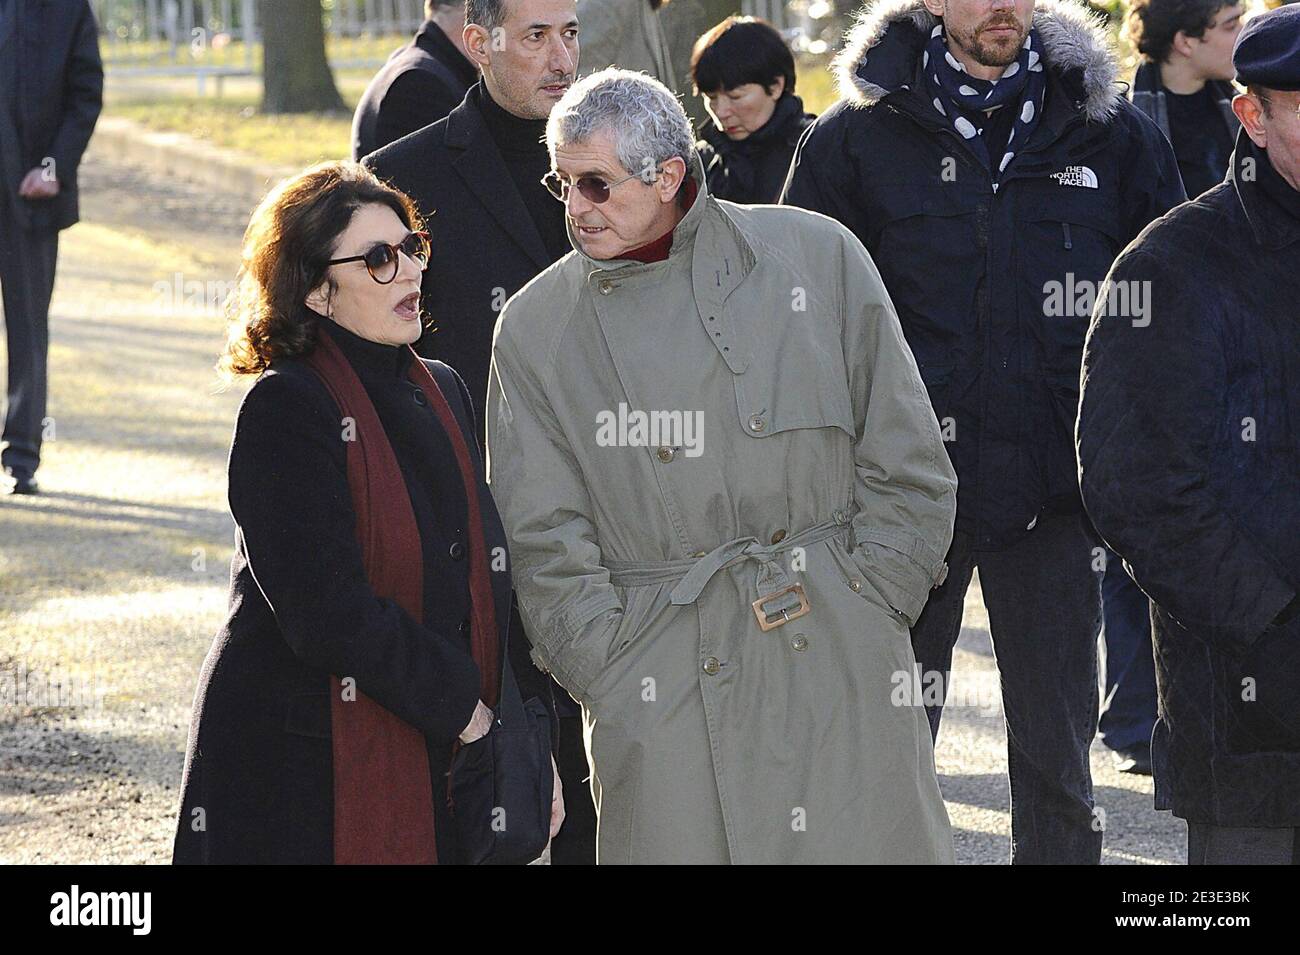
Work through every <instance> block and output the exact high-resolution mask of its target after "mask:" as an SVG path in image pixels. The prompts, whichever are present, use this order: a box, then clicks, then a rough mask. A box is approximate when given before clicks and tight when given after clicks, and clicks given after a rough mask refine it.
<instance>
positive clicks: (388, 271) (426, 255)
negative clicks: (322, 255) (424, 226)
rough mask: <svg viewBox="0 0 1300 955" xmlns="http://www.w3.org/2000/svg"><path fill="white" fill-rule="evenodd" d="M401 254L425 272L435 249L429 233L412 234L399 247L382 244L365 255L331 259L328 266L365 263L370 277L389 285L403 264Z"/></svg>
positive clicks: (381, 283)
mask: <svg viewBox="0 0 1300 955" xmlns="http://www.w3.org/2000/svg"><path fill="white" fill-rule="evenodd" d="M399 252H405V253H406V255H407V257H408V258H411V259H414V260H415V264H416V265H418V266H419V267H420V271H421V272H423V271H424V270H425V269H427V268H428V267H429V259H430V257H431V256H432V255H433V247H432V245H431V244H430V242H429V233H427V232H412V233H411V234H410V235H408V236H407V237H406V238H405V239H403V240H402V241H401V242H399V243H398V244H397V245H389V244H388V243H387V242H380V243H379V244H378V245H376V246H375V247H374V248H373V249H371V250H370V251H369V252H367V253H366V254H365V255H349V256H348V257H347V258H345V259H330V260H329V262H328V263H327V264H328V265H343V264H344V263H345V262H364V263H365V264H366V271H367V272H369V273H370V277H371V278H372V279H374V280H375V281H376V282H378V283H379V284H380V285H387V284H388V283H389V282H391V281H393V279H395V278H397V270H398V266H399V265H400V262H401V260H400V259H398V257H397V253H399Z"/></svg>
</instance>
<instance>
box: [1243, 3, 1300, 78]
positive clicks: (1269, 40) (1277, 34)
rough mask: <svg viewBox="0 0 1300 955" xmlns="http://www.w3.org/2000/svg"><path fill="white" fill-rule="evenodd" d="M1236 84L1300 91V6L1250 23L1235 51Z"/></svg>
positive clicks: (1264, 14)
mask: <svg viewBox="0 0 1300 955" xmlns="http://www.w3.org/2000/svg"><path fill="white" fill-rule="evenodd" d="M1232 65H1233V66H1234V67H1236V69H1237V82H1238V83H1241V84H1242V85H1244V86H1262V87H1265V88H1266V89H1271V90H1300V3H1298V4H1290V5H1288V6H1285V7H1279V8H1278V9H1276V10H1270V11H1269V12H1268V13H1262V14H1260V15H1259V16H1257V17H1253V18H1252V19H1250V20H1249V21H1247V23H1246V26H1245V27H1244V28H1242V31H1241V33H1240V34H1239V35H1238V37H1237V45H1236V46H1234V47H1233V49H1232Z"/></svg>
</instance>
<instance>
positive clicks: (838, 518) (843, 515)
mask: <svg viewBox="0 0 1300 955" xmlns="http://www.w3.org/2000/svg"><path fill="white" fill-rule="evenodd" d="M831 517H833V518H835V523H836V524H847V523H848V522H849V512H848V511H845V510H838V511H835V512H834V513H833V514H831Z"/></svg>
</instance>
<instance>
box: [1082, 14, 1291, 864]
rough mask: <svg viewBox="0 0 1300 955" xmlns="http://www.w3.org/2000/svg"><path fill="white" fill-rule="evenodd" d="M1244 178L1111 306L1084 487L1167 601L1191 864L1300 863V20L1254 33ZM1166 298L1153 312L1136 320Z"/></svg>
mask: <svg viewBox="0 0 1300 955" xmlns="http://www.w3.org/2000/svg"><path fill="white" fill-rule="evenodd" d="M1233 63H1234V64H1235V66H1236V70H1237V80H1238V82H1240V83H1242V84H1243V85H1244V86H1245V87H1246V88H1247V92H1246V93H1244V94H1242V95H1238V96H1237V97H1235V98H1234V99H1233V104H1232V105H1233V110H1234V111H1235V112H1236V114H1237V117H1238V119H1240V120H1241V124H1242V131H1241V133H1240V134H1239V135H1238V137H1237V143H1236V150H1235V152H1234V153H1233V157H1232V162H1231V164H1230V166H1229V170H1228V175H1227V178H1226V179H1225V181H1224V182H1222V183H1220V184H1219V185H1218V186H1215V187H1214V188H1213V189H1211V190H1210V191H1209V192H1207V193H1205V194H1204V195H1202V196H1201V197H1200V198H1198V199H1196V200H1195V201H1193V202H1189V203H1186V204H1185V205H1182V206H1179V207H1178V208H1177V209H1175V210H1173V211H1172V212H1169V213H1168V214H1166V215H1165V216H1163V217H1162V218H1160V219H1158V220H1157V221H1156V222H1154V223H1153V224H1152V225H1151V226H1150V227H1148V228H1147V229H1145V230H1144V231H1143V232H1142V234H1141V235H1140V236H1138V238H1137V239H1136V240H1135V241H1134V243H1133V245H1131V246H1130V247H1129V248H1128V249H1127V250H1126V251H1125V253H1124V254H1123V255H1122V256H1121V257H1120V258H1119V260H1118V261H1117V262H1116V263H1115V267H1114V268H1113V269H1112V270H1111V273H1110V275H1109V277H1108V279H1107V285H1106V286H1105V288H1104V289H1103V291H1102V292H1101V293H1099V294H1098V301H1097V306H1096V310H1095V312H1094V314H1093V321H1092V326H1091V329H1090V331H1089V334H1088V340H1087V344H1086V346H1085V350H1084V366H1083V400H1082V405H1081V408H1080V415H1079V423H1078V432H1077V433H1078V451H1079V465H1080V480H1081V484H1082V489H1083V499H1084V504H1085V506H1086V507H1087V509H1088V513H1089V515H1090V516H1091V517H1092V520H1093V523H1094V525H1095V526H1096V528H1097V530H1098V531H1099V532H1100V534H1101V535H1102V537H1103V538H1104V539H1105V540H1106V542H1107V544H1109V545H1110V546H1111V547H1112V548H1113V549H1114V550H1115V551H1116V552H1117V553H1118V554H1120V555H1121V556H1122V557H1123V558H1124V561H1125V563H1126V564H1127V565H1128V567H1129V568H1130V569H1131V571H1132V574H1133V576H1134V578H1135V579H1136V580H1137V582H1138V584H1139V585H1140V586H1141V587H1142V589H1143V590H1144V591H1146V593H1147V594H1148V595H1149V596H1150V597H1151V599H1152V602H1153V604H1154V609H1153V614H1152V616H1153V622H1154V636H1155V655H1156V683H1157V686H1158V688H1159V719H1158V720H1157V723H1156V728H1155V733H1154V735H1153V738H1152V761H1153V766H1154V776H1155V786H1156V789H1155V799H1156V808H1158V809H1168V810H1172V811H1173V813H1174V814H1175V815H1176V816H1179V817H1181V818H1183V819H1185V820H1186V821H1187V857H1188V862H1189V863H1194V864H1196V863H1200V864H1210V863H1217V864H1223V863H1281V864H1300V597H1297V591H1298V590H1300V388H1297V387H1296V383H1297V382H1300V321H1297V318H1296V302H1297V301H1300V269H1297V268H1296V262H1297V256H1298V254H1300V6H1290V7H1283V8H1280V9H1278V10H1275V11H1272V12H1270V13H1266V14H1263V15H1261V16H1259V17H1257V18H1255V19H1253V20H1251V21H1250V22H1249V23H1248V24H1247V25H1246V27H1245V29H1243V30H1242V33H1241V36H1240V38H1239V39H1238V41H1237V44H1236V47H1235V49H1234V52H1233ZM1140 289H1146V290H1147V293H1148V294H1147V298H1148V301H1149V308H1148V310H1147V316H1148V318H1147V319H1146V320H1144V321H1142V322H1138V321H1135V320H1132V319H1130V318H1128V317H1125V315H1123V314H1122V313H1121V312H1122V310H1120V309H1118V308H1116V304H1117V303H1119V302H1120V301H1121V300H1122V299H1123V298H1124V297H1125V295H1130V296H1131V295H1132V294H1133V293H1134V292H1135V291H1136V290H1140Z"/></svg>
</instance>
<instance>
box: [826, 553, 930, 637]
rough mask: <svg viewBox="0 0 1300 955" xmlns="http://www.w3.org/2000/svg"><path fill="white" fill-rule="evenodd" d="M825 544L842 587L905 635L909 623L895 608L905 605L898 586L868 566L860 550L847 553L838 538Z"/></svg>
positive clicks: (900, 611)
mask: <svg viewBox="0 0 1300 955" xmlns="http://www.w3.org/2000/svg"><path fill="white" fill-rule="evenodd" d="M826 544H827V547H828V548H830V551H831V555H832V557H833V558H834V560H835V565H836V567H838V568H839V572H840V576H841V578H842V579H843V581H844V586H845V588H846V589H848V590H849V591H851V592H852V593H854V594H856V595H857V596H858V597H859V598H860V599H861V600H862V601H863V602H865V603H866V604H868V605H869V606H870V607H872V608H873V609H874V610H876V611H877V612H878V613H881V614H884V615H885V616H886V617H887V618H888V619H889V621H890V622H891V623H892V624H894V629H895V630H896V631H899V632H901V633H903V634H904V635H906V634H907V633H908V631H909V627H910V624H909V622H908V619H907V617H906V615H905V614H904V613H903V612H902V610H901V609H900V608H899V607H898V606H895V605H896V604H903V603H905V602H906V601H904V600H903V599H902V598H900V596H899V595H898V594H899V589H898V586H897V585H896V584H894V583H893V581H891V580H889V579H888V578H887V577H885V576H884V575H882V574H880V573H879V572H878V571H877V570H876V569H875V568H873V567H871V566H869V565H868V563H867V561H866V559H865V554H864V552H863V550H862V548H861V547H859V548H857V549H856V550H853V551H850V550H849V549H848V548H847V547H846V546H845V545H844V544H843V543H842V542H841V541H840V540H839V538H832V539H831V540H829V541H827V542H826Z"/></svg>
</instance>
